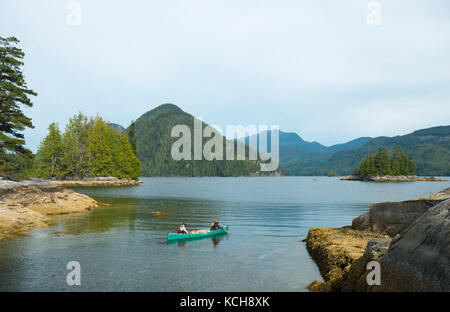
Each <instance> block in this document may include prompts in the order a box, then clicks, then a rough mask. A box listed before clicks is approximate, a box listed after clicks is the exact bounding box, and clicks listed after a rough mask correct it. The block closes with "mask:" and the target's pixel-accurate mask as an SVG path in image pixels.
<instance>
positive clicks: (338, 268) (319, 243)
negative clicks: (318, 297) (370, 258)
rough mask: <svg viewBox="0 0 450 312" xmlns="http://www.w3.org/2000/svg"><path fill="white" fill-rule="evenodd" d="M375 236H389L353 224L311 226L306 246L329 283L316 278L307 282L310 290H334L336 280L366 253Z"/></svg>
mask: <svg viewBox="0 0 450 312" xmlns="http://www.w3.org/2000/svg"><path fill="white" fill-rule="evenodd" d="M375 238H388V236H386V235H383V234H379V233H371V232H366V231H356V230H354V229H352V228H351V227H350V226H346V227H342V228H326V229H320V228H315V229H310V230H309V232H308V236H307V237H306V239H305V242H306V248H307V249H308V252H309V254H310V255H311V256H312V258H313V259H314V260H315V261H316V263H317V264H318V266H319V270H320V273H321V275H322V277H323V278H324V280H325V281H326V282H325V283H323V282H320V281H315V282H313V283H311V284H310V285H308V289H309V290H310V291H330V290H333V288H334V286H333V283H334V282H335V281H336V280H339V279H340V278H341V277H342V276H343V274H344V273H345V272H347V271H348V270H349V269H350V266H351V265H352V263H353V262H354V261H356V260H357V259H359V258H360V257H361V256H363V254H364V250H365V248H366V246H367V243H368V242H369V241H370V240H372V239H375Z"/></svg>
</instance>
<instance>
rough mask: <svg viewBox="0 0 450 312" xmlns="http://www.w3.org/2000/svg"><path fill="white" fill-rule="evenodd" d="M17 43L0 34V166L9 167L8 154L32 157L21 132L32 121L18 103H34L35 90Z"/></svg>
mask: <svg viewBox="0 0 450 312" xmlns="http://www.w3.org/2000/svg"><path fill="white" fill-rule="evenodd" d="M18 43H19V40H18V39H17V38H14V37H9V38H2V37H0V169H1V168H4V169H7V168H10V166H11V164H8V163H9V161H8V159H11V157H8V154H9V153H16V154H20V155H23V156H26V157H27V158H32V153H31V151H30V150H28V149H26V148H25V147H24V144H25V140H24V136H23V134H22V133H21V131H23V130H25V128H33V124H32V122H31V119H30V118H29V117H27V116H25V114H24V113H23V111H22V109H21V105H25V106H28V107H31V106H33V104H32V102H31V100H30V98H29V96H31V95H34V96H36V95H37V93H36V92H34V91H33V90H31V89H28V87H27V84H26V82H25V77H24V75H23V73H22V69H21V67H22V66H23V62H22V59H23V57H24V56H25V53H23V52H22V50H21V49H19V48H17V47H16V46H15V45H16V44H18Z"/></svg>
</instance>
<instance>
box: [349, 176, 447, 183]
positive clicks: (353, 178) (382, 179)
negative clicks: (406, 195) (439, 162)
mask: <svg viewBox="0 0 450 312" xmlns="http://www.w3.org/2000/svg"><path fill="white" fill-rule="evenodd" d="M341 180H343V181H364V182H425V181H432V182H433V181H434V182H445V181H448V180H447V179H443V178H436V177H418V176H378V177H363V176H348V177H343V178H341Z"/></svg>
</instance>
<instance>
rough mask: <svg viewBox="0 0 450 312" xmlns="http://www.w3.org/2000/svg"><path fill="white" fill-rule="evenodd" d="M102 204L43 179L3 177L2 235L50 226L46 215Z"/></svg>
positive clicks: (0, 193) (0, 195)
mask: <svg viewBox="0 0 450 312" xmlns="http://www.w3.org/2000/svg"><path fill="white" fill-rule="evenodd" d="M99 204H100V203H98V202H97V201H95V200H94V199H92V198H90V197H88V196H86V195H83V194H79V193H76V192H74V191H71V190H67V189H63V188H62V187H60V186H58V185H55V184H53V183H51V182H49V181H46V180H42V179H30V180H25V181H22V182H14V181H8V180H0V238H5V237H13V236H17V235H20V234H23V233H25V232H26V231H28V230H31V229H34V228H38V227H42V226H47V224H48V219H47V217H46V216H49V215H58V214H69V213H77V212H85V211H88V210H91V209H94V208H95V207H97V206H98V205H99Z"/></svg>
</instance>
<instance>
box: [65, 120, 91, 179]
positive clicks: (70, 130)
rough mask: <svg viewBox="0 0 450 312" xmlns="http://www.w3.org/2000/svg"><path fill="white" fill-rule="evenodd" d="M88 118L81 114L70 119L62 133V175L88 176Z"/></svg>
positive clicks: (89, 154)
mask: <svg viewBox="0 0 450 312" xmlns="http://www.w3.org/2000/svg"><path fill="white" fill-rule="evenodd" d="M87 138H88V118H87V117H86V116H84V115H83V114H82V113H78V115H75V116H73V117H72V118H70V120H69V123H68V124H67V126H66V131H65V132H64V156H63V166H64V171H65V173H64V175H68V176H73V177H83V176H88V175H89V172H88V164H89V162H90V160H91V159H90V156H91V153H89V150H88V148H89V147H88V144H87V141H88V140H87Z"/></svg>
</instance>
